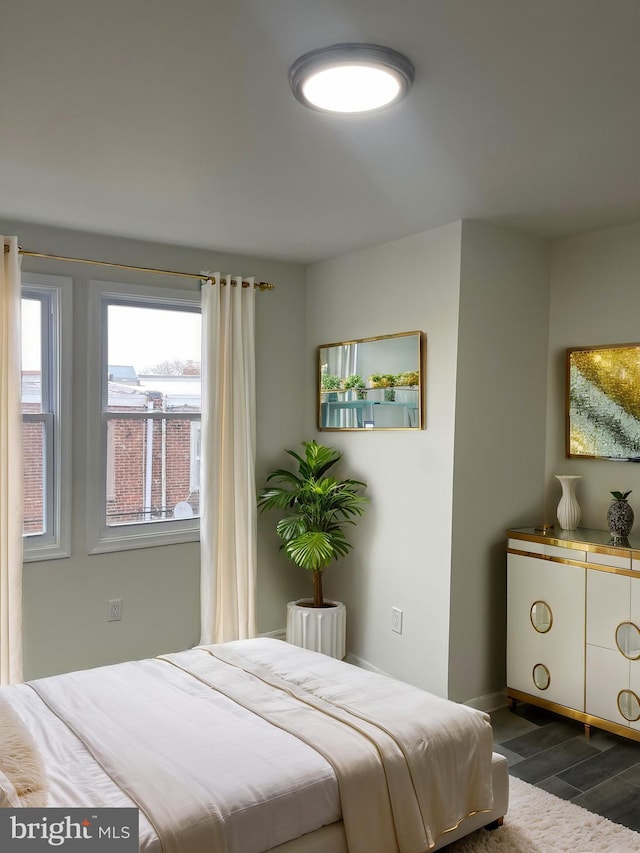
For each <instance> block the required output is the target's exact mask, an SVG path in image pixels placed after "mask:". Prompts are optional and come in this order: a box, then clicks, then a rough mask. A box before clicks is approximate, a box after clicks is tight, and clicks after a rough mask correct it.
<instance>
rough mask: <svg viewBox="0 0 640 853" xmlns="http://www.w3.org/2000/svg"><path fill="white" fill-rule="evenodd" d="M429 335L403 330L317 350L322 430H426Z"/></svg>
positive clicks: (319, 424) (319, 425) (319, 410)
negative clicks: (427, 344) (425, 395)
mask: <svg viewBox="0 0 640 853" xmlns="http://www.w3.org/2000/svg"><path fill="white" fill-rule="evenodd" d="M425 350H426V346H425V335H424V333H423V332H402V333H400V334H396V335H380V336H378V337H375V338H361V339H359V340H354V341H341V342H339V343H335V344H322V345H321V346H319V347H318V428H319V429H321V430H380V429H423V427H424V385H425Z"/></svg>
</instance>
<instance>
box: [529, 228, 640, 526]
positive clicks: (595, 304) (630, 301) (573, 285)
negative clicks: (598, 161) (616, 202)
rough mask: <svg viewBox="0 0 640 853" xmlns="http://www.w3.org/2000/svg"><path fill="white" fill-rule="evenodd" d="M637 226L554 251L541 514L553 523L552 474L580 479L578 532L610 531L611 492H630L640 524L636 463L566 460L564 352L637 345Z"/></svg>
mask: <svg viewBox="0 0 640 853" xmlns="http://www.w3.org/2000/svg"><path fill="white" fill-rule="evenodd" d="M639 280H640V224H636V225H629V226H625V227H621V228H612V229H608V230H604V231H594V232H591V233H588V234H582V235H580V236H579V237H572V238H570V239H565V240H558V241H556V242H555V243H553V244H552V252H551V312H550V315H549V373H548V391H547V398H548V419H547V463H546V477H545V486H546V492H545V495H546V500H545V514H546V518H547V520H548V521H549V522H551V523H556V524H557V521H556V518H555V513H556V507H557V505H558V502H559V500H560V495H561V489H560V484H559V483H558V481H557V480H556V479H555V478H554V474H579V475H581V476H582V477H583V478H584V479H583V480H581V481H580V483H579V484H578V487H577V490H576V495H577V498H578V502H579V503H580V506H581V508H582V521H581V525H582V526H583V527H591V528H594V529H596V530H606V529H607V520H606V517H607V508H608V505H609V501H610V499H611V496H610V494H609V492H610V491H613V490H617V489H621V490H624V491H628V490H629V489H632V490H633V494H632V495H631V497H630V499H629V502H630V503H631V505H632V507H633V508H634V510H635V513H636V518H637V519H638V521H637V522H636V526H635V531H636V532H637V529H638V525H639V524H640V465H637V464H635V463H633V462H609V461H607V460H599V459H567V458H566V454H565V412H566V402H565V400H566V397H565V351H566V348H567V347H581V346H597V345H601V344H616V343H620V344H623V343H638V342H640V286H639V284H638V282H639Z"/></svg>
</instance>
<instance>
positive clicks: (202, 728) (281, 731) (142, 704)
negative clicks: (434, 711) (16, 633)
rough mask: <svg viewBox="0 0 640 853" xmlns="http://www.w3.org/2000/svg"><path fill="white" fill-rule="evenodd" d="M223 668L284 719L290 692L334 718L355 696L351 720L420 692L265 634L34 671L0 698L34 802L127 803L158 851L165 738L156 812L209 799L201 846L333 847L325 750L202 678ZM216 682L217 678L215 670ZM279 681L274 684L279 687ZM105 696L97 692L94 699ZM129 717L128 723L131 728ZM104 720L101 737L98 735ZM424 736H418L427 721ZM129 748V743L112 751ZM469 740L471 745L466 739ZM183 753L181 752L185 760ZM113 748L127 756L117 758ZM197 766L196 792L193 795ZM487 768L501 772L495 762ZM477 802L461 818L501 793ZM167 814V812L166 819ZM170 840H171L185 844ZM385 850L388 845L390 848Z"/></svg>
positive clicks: (449, 707)
mask: <svg viewBox="0 0 640 853" xmlns="http://www.w3.org/2000/svg"><path fill="white" fill-rule="evenodd" d="M242 655H246V656H247V657H246V659H245V658H243V657H242ZM225 657H226V658H230V659H231V661H232V663H231V664H229V662H228V660H225ZM209 661H211V663H209ZM229 666H230V667H231V669H232V675H231V681H233V680H234V679H239V680H240V686H241V688H242V690H244V689H245V683H249V682H259V684H258V692H257V695H258V698H259V699H260V697H261V691H263V690H264V689H265V688H266V687H267V686H268V687H269V689H275V690H276V693H277V697H278V698H277V700H276V701H275V706H273V703H272V706H273V707H275V708H276V712H277V714H280V715H284V718H285V719H286V718H287V716H288V715H289V714H290V713H291V709H290V704H291V703H290V701H289V700H292V701H293V700H295V702H297V701H299V700H298V699H296V697H295V696H294V695H293V694H295V693H296V692H300V691H302V695H303V701H304V702H305V703H306V702H310V703H311V704H320V705H321V706H323V704H324V703H327V702H329V703H333V704H334V705H335V707H337V708H338V709H339V712H340V714H343V713H344V711H343V706H344V703H345V702H347V704H348V702H349V701H351V702H352V703H355V704H354V708H353V709H352V711H353V712H355V714H356V715H359V718H360V723H359V725H360V726H362V725H364V724H363V722H362V720H363V717H365V716H366V715H367V714H368V713H369V712H370V709H371V708H372V707H374V706H376V704H380V700H381V697H382V695H383V694H385V693H386V696H387V697H388V696H389V695H390V688H393V692H394V693H397V694H398V695H399V703H400V704H399V705H398V711H399V709H400V707H401V706H402V705H406V703H407V702H408V701H409V697H411V698H413V699H416V698H418V699H419V700H420V701H422V699H423V697H424V696H428V695H429V694H424V693H423V691H418V690H417V689H416V688H412V687H410V686H408V685H403V684H402V683H401V682H392V681H391V680H390V679H385V678H384V677H383V676H379V675H377V674H373V673H367V672H365V671H364V670H359V669H356V668H354V667H350V666H349V665H348V664H344V663H342V662H339V661H334V660H333V659H330V658H326V657H325V656H322V655H317V654H316V653H314V652H306V651H304V650H302V649H298V648H297V647H292V646H288V645H287V644H285V643H281V642H280V641H275V640H253V641H242V642H240V643H230V644H225V645H224V646H211V647H203V648H200V649H197V650H191V651H190V652H184V653H178V654H177V655H169V656H164V657H163V658H162V659H157V660H152V661H141V662H130V663H129V664H118V665H115V666H113V667H101V668H99V669H95V670H88V671H86V672H84V673H70V674H67V675H64V676H56V677H54V678H51V679H42V680H39V681H36V682H32V683H30V684H26V685H17V686H13V687H8V688H3V689H2V691H0V693H1V695H2V696H3V697H4V698H5V699H8V700H9V702H10V704H11V706H12V707H13V709H14V710H15V712H16V713H17V714H18V716H19V717H20V718H21V720H22V721H23V722H24V724H25V725H26V727H27V729H28V731H29V732H30V733H31V735H32V736H33V738H34V740H35V742H36V743H37V745H38V749H39V752H40V754H41V755H42V758H43V760H44V763H45V768H46V772H47V776H48V781H49V800H48V805H50V806H60V807H73V806H79V807H87V806H94V807H100V806H112V807H113V806H138V807H139V808H140V850H141V851H144V853H161V851H162V850H163V847H164V849H168V848H170V846H171V842H170V841H169V842H167V840H166V835H165V834H164V833H166V830H164V829H163V828H162V827H160V831H159V827H158V823H159V822H158V818H157V814H155V813H154V811H153V808H149V804H148V803H147V802H145V796H146V793H145V792H146V789H147V787H148V778H147V777H149V776H154V777H157V773H158V771H157V761H158V758H157V756H158V755H160V756H161V757H162V756H163V755H164V753H165V752H166V753H167V754H168V755H170V754H171V752H172V746H176V745H177V746H178V747H179V750H178V751H179V752H180V756H179V757H180V760H181V761H182V760H183V759H188V761H187V764H186V769H185V770H184V774H185V775H184V777H182V778H181V777H180V773H181V772H183V771H170V772H171V773H172V774H174V773H177V775H176V782H175V791H174V795H173V796H172V797H171V803H170V805H169V808H171V807H172V804H173V801H174V800H175V799H176V794H177V795H178V796H177V798H178V799H180V796H182V795H183V794H184V792H185V791H188V792H189V793H188V796H187V798H186V799H188V800H189V801H191V800H193V801H194V802H196V803H197V801H198V798H199V797H202V796H204V797H206V798H207V799H208V800H209V799H210V800H211V801H212V802H214V803H215V812H216V816H218V817H219V818H220V825H221V826H223V840H222V841H221V842H220V843H219V844H218V843H217V842H213V843H212V846H211V848H210V849H211V850H212V853H214V851H215V853H217V852H218V850H221V851H223V853H261V851H267V850H278V853H280V851H282V853H298V851H300V853H302V851H307V850H308V851H309V853H315V851H316V850H317V851H320V850H322V851H323V853H330V851H331V853H333V851H336V853H342V851H344V850H346V849H347V846H346V845H347V841H346V838H347V835H348V833H346V832H345V828H344V825H343V821H342V812H343V804H342V803H341V790H340V787H341V786H340V782H339V780H338V778H337V776H336V768H335V767H334V759H333V758H332V756H331V755H330V754H328V756H327V755H324V754H323V749H322V748H321V749H317V748H314V747H313V746H311V745H310V744H309V743H308V742H306V739H305V737H304V732H305V729H304V727H303V728H302V737H300V732H298V734H295V733H294V734H292V733H291V731H287V730H286V728H285V727H284V726H282V725H280V724H279V723H277V724H275V725H274V722H273V720H269V719H265V718H263V717H262V716H261V715H260V714H259V713H258V714H257V713H256V712H255V710H252V709H251V708H249V707H245V705H246V704H247V700H246V699H244V698H242V696H244V694H242V696H241V700H240V702H239V701H238V700H237V697H236V698H231V697H230V696H229V695H226V693H225V690H226V691H227V693H228V688H227V687H224V688H223V689H222V692H221V691H220V690H218V689H216V688H215V687H214V686H212V684H213V683H214V682H215V683H217V681H218V679H220V675H219V674H218V673H219V671H221V667H229ZM207 679H209V680H211V679H212V680H213V681H212V683H207ZM221 681H222V682H223V683H224V684H226V680H225V678H222V679H221ZM266 681H272V682H273V681H275V682H276V686H275V687H273V685H266V683H265V682H266ZM281 682H283V683H286V685H287V687H286V688H283V684H282V683H281ZM230 683H231V682H230ZM140 693H141V694H142V695H138V694H140ZM289 693H290V694H291V695H288V694H289ZM285 694H287V695H285ZM251 695H253V694H251ZM361 696H363V697H365V698H364V699H362V702H363V703H364V704H361V705H359V704H358V702H359V701H360V699H358V697H361ZM105 697H111V698H110V699H109V701H106V699H105ZM376 697H377V698H376ZM256 701H258V700H256ZM260 701H261V700H260ZM429 701H430V702H431V701H434V702H435V705H436V707H437V708H440V709H441V710H442V711H443V712H444V715H445V716H448V715H449V714H451V716H452V719H453V717H455V716H456V714H458V713H459V709H460V708H461V706H457V705H454V703H448V702H446V700H441V699H437V698H436V697H430V699H429ZM134 705H135V706H136V709H137V710H136V713H135V714H133V710H132V709H133V707H134ZM390 709H391V710H392V706H390ZM272 710H273V708H272ZM454 712H455V713H454ZM118 714H120V716H121V720H120V722H117V719H118ZM462 714H463V717H464V718H465V722H466V721H467V719H468V720H469V721H473V723H474V725H475V729H474V725H471V726H470V728H471V730H472V741H473V740H474V739H475V740H477V737H478V731H482V729H483V726H484V725H485V724H486V719H485V718H484V715H482V714H480V712H475V711H471V709H464V710H463V711H462ZM323 715H325V714H324V712H323ZM436 716H437V715H436ZM134 717H138V718H139V721H138V722H137V723H136V722H135V721H134ZM383 717H384V714H383ZM391 719H393V716H392V717H391ZM277 720H280V717H277ZM480 721H481V724H480V726H478V723H479V722H480ZM365 722H366V721H365ZM367 725H368V724H367ZM305 726H306V718H305ZM365 727H366V726H365ZM111 728H113V732H112V733H111V734H110V733H109V732H108V731H105V730H106V729H111ZM294 730H295V727H294ZM147 731H149V737H153V738H154V739H155V740H154V741H153V743H154V744H155V745H152V741H151V740H149V741H148V742H147V740H146V739H147ZM421 731H422V729H421ZM424 731H425V732H427V734H426V735H425V737H426V738H427V740H428V739H429V737H430V736H429V734H428V732H429V727H428V726H427V727H426V728H425V729H424ZM386 736H387V735H386V734H385V737H386ZM440 736H441V734H440V733H439V734H438V737H440ZM109 737H111V740H109ZM438 737H434V738H433V739H434V740H437V739H438ZM127 738H130V742H129V741H128V740H127ZM138 742H140V743H139V749H136V748H135V744H136V743H138ZM114 743H115V744H120V743H122V744H123V749H122V750H118V749H116V748H114V746H113V744H114ZM129 743H130V746H131V748H130V749H129V748H128V747H127V746H126V744H129ZM465 748H466V747H465ZM475 748H476V749H478V744H477V743H476V747H475ZM483 748H484V747H483ZM152 751H153V753H154V759H153V762H152V763H150V764H149V763H147V758H146V756H148V755H149V754H150V753H151V752H152ZM190 751H191V752H193V755H191V756H189V755H186V753H189V752H190ZM111 752H113V753H114V755H113V756H111ZM120 752H126V753H127V755H129V754H130V755H129V758H127V756H125V755H121V754H118V753H120ZM434 754H435V753H434ZM485 758H486V756H485ZM437 760H440V759H437ZM446 760H447V761H449V759H446ZM483 760H485V759H484V758H483ZM494 765H495V760H494ZM496 773H497V771H496V767H495V766H494V767H493V768H492V767H491V752H490V750H489V753H488V766H487V774H488V780H489V786H490V787H491V786H495V782H496ZM204 775H206V777H207V778H206V785H207V790H206V794H202V793H201V792H200V787H201V784H202V783H201V777H202V778H204ZM498 775H499V776H500V778H502V777H503V776H504V777H506V772H504V768H502V769H501V770H500V773H499V774H498ZM160 787H163V785H160ZM502 787H504V785H503V786H502ZM141 792H142V793H141ZM192 795H193V796H192ZM494 799H495V798H494ZM150 801H151V802H153V797H151V798H150ZM484 806H485V807H484V808H482V809H476V808H475V807H474V804H473V803H471V802H469V803H466V804H465V806H464V811H465V814H464V815H463V817H462V821H463V823H466V824H467V825H471V823H475V824H477V825H482V823H483V822H488V821H490V820H491V819H493V818H494V817H499V816H501V815H502V814H504V812H505V811H506V794H505V792H504V791H502V792H501V793H500V796H499V797H498V802H494V801H492V802H491V803H490V804H488V806H487V803H486V802H485V803H484ZM156 808H157V803H156ZM162 808H164V806H162ZM181 808H182V806H181ZM498 812H500V814H498ZM468 815H470V817H468ZM172 820H173V818H172ZM191 820H192V817H191V816H190V815H188V816H186V817H185V818H184V822H185V823H187V824H188V823H189V822H190V821H191ZM181 821H182V818H181V816H180V815H178V817H176V819H175V822H176V823H180V822H181ZM458 823H459V821H458V822H457V823H456V826H451V827H446V829H447V830H452V833H447V832H445V833H444V834H443V833H442V832H438V833H437V834H438V838H437V839H436V845H435V846H436V847H440V846H441V845H442V844H443V843H444V842H445V840H453V838H454V837H457V835H458V834H459V831H460V830H459V828H458V827H457V824H458ZM454 832H455V835H454V834H453V833H454ZM447 836H448V838H447ZM161 837H163V841H162V842H161V840H160V838H161ZM177 843H178V848H176V849H181V850H182V849H187V847H183V846H182V844H181V843H180V842H177ZM314 845H315V846H314ZM427 846H428V845H426V846H425V847H424V849H425V850H426V849H427ZM432 848H433V845H432ZM194 849H197V847H194ZM200 849H202V848H201V847H200ZM398 849H400V850H402V849H403V847H402V845H399V848H398ZM405 849H406V848H405ZM384 853H386V850H385V851H384Z"/></svg>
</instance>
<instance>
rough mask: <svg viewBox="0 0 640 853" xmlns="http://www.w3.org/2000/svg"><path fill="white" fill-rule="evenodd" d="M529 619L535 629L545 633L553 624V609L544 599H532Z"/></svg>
mask: <svg viewBox="0 0 640 853" xmlns="http://www.w3.org/2000/svg"><path fill="white" fill-rule="evenodd" d="M529 619H530V620H531V624H532V625H533V628H534V630H535V631H537V632H538V633H539V634H546V633H547V632H548V631H550V630H551V626H552V625H553V611H552V610H551V608H550V607H549V605H548V604H547V602H546V601H542V600H538V601H534V602H533V604H532V605H531V610H530V611H529Z"/></svg>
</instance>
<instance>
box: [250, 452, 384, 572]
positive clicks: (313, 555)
mask: <svg viewBox="0 0 640 853" xmlns="http://www.w3.org/2000/svg"><path fill="white" fill-rule="evenodd" d="M302 446H303V448H304V455H302V454H300V453H297V452H296V451H295V450H287V451H286V453H287V454H288V455H289V456H290V457H291V458H292V459H293V460H294V461H295V463H296V465H297V469H298V470H297V473H296V472H293V471H289V470H287V469H284V468H277V469H276V470H275V471H273V472H271V473H270V474H269V475H268V476H267V483H268V484H269V485H267V487H265V488H264V489H263V490H262V492H261V493H260V494H259V495H258V508H259V510H260V511H261V512H263V511H265V510H268V509H275V510H280V511H281V512H284V513H286V514H285V516H284V517H283V518H281V519H280V520H279V521H278V522H277V524H276V533H277V535H278V537H279V538H280V540H281V543H282V544H281V546H280V547H281V549H282V550H284V552H285V554H286V555H287V557H288V558H289V559H290V560H291V561H292V562H293V563H295V564H296V565H298V566H300V567H301V568H303V569H308V570H311V571H322V569H324V568H325V567H326V566H327V565H328V564H329V563H330V562H331V561H332V560H337V559H339V558H341V557H344V556H346V555H347V554H348V553H349V551H350V550H351V547H352V546H351V544H350V543H349V542H348V541H347V538H346V535H345V528H346V526H347V525H348V524H349V525H353V524H355V519H356V518H357V517H358V516H361V515H362V514H363V513H364V511H365V509H366V506H367V503H368V499H367V498H366V497H364V496H363V495H362V494H361V492H362V491H363V490H364V489H366V487H367V486H366V483H363V482H362V481H361V480H354V479H349V478H347V479H344V480H340V479H337V478H336V477H334V476H331V475H329V474H328V471H329V470H330V469H331V468H332V467H333V466H334V465H335V464H336V463H337V462H338V461H339V460H340V459H341V458H342V453H341V451H339V450H336V449H335V448H333V447H327V446H325V445H322V444H318V443H317V442H316V441H303V442H302Z"/></svg>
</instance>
